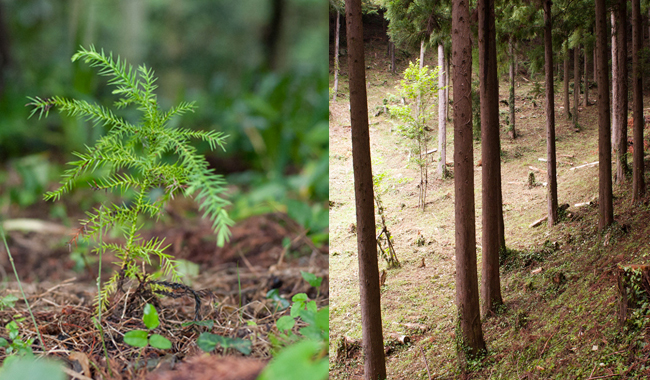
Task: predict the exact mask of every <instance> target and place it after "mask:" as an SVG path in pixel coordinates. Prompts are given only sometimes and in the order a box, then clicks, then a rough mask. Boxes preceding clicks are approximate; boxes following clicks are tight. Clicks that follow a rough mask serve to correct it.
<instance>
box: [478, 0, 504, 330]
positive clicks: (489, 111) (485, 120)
mask: <svg viewBox="0 0 650 380" xmlns="http://www.w3.org/2000/svg"><path fill="white" fill-rule="evenodd" d="M478 54H479V65H480V68H479V82H480V88H479V94H480V96H481V148H482V149H481V161H482V168H483V169H482V172H483V174H482V191H483V234H482V235H483V238H482V247H483V251H482V252H483V261H482V272H481V273H482V278H481V279H482V283H481V299H482V301H483V303H482V304H481V314H482V315H483V316H484V317H485V316H487V315H488V313H489V312H493V311H495V310H496V308H497V307H498V306H499V305H501V304H503V299H502V298H501V283H500V280H499V250H500V248H501V247H500V245H501V244H500V243H501V242H500V241H499V213H501V203H499V201H500V197H499V195H498V192H499V191H500V190H501V189H500V188H501V186H500V184H501V157H500V146H499V103H498V102H499V81H498V79H497V52H496V32H495V25H494V0H479V2H478Z"/></svg>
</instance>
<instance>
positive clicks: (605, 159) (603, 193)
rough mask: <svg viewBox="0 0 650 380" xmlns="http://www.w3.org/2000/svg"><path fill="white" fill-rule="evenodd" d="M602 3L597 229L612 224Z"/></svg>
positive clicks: (601, 2) (600, 1)
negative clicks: (598, 215)
mask: <svg viewBox="0 0 650 380" xmlns="http://www.w3.org/2000/svg"><path fill="white" fill-rule="evenodd" d="M606 12H607V9H606V5H605V0H596V46H597V49H596V58H597V60H598V162H599V164H598V208H599V214H600V218H599V222H598V227H599V228H600V230H603V229H604V228H605V227H607V226H609V225H610V224H612V222H613V221H614V210H613V206H612V145H611V140H610V139H611V132H610V122H611V120H610V109H609V75H608V72H607V70H608V65H607V55H608V54H607V18H606Z"/></svg>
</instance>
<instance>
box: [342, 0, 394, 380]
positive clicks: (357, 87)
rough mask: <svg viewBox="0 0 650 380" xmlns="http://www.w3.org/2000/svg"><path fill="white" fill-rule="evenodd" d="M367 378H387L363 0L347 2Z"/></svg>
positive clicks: (363, 343)
mask: <svg viewBox="0 0 650 380" xmlns="http://www.w3.org/2000/svg"><path fill="white" fill-rule="evenodd" d="M345 12H346V24H347V42H348V71H349V86H350V122H351V125H352V128H351V129H352V166H353V170H354V194H355V200H356V201H355V203H356V214H357V248H358V251H359V255H358V256H359V286H360V296H361V297H360V298H361V327H362V338H363V342H362V345H363V362H364V369H365V379H366V380H371V379H372V380H375V379H385V378H386V361H385V357H384V341H383V336H382V325H381V306H380V302H381V299H380V295H379V265H378V263H377V240H376V238H375V206H374V202H373V189H372V167H371V164H370V162H371V161H370V134H369V130H368V100H367V96H366V78H365V61H364V55H363V54H364V51H363V24H362V21H361V0H346V1H345Z"/></svg>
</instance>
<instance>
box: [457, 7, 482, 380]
mask: <svg viewBox="0 0 650 380" xmlns="http://www.w3.org/2000/svg"><path fill="white" fill-rule="evenodd" d="M451 13H452V26H451V35H452V59H453V61H454V62H453V66H454V71H453V75H454V79H453V86H454V191H455V194H456V195H455V201H454V202H455V222H456V307H457V309H458V315H457V318H458V324H457V326H458V327H457V334H456V342H457V345H456V348H457V351H458V359H459V363H460V366H461V368H463V369H465V368H466V367H467V362H468V360H471V359H473V358H476V357H478V356H480V355H482V354H483V353H484V352H485V341H484V340H483V330H482V329H481V318H480V311H479V296H478V278H477V273H476V270H477V265H476V226H475V224H474V223H475V210H474V152H473V136H472V46H471V41H470V37H471V29H470V24H469V22H470V18H469V4H468V2H467V0H453V2H452V11H451Z"/></svg>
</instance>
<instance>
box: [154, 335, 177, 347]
mask: <svg viewBox="0 0 650 380" xmlns="http://www.w3.org/2000/svg"><path fill="white" fill-rule="evenodd" d="M149 344H151V346H152V347H155V348H158V349H161V350H169V349H170V348H172V342H170V341H169V339H167V338H165V337H164V336H162V335H159V334H153V335H152V336H151V337H150V338H149Z"/></svg>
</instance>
